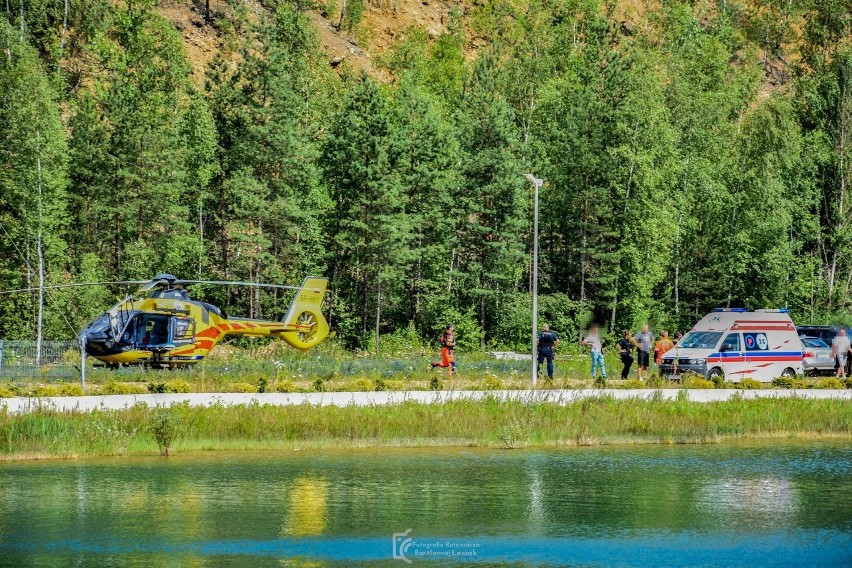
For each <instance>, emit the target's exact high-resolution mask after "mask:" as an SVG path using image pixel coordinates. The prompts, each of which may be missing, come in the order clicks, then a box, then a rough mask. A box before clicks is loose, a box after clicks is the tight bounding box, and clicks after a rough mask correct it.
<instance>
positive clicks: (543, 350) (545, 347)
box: [536, 324, 559, 381]
mask: <svg viewBox="0 0 852 568" xmlns="http://www.w3.org/2000/svg"><path fill="white" fill-rule="evenodd" d="M536 344H537V345H538V366H537V367H536V373H538V371H539V367H540V366H541V364H542V363H543V362H544V360H545V359H547V379H548V380H549V381H552V380H553V350H554V349H556V346H557V345H559V337H557V336H556V334H555V333H553V332H552V331H550V327H549V326H548V325H547V324H544V325H542V326H541V331H540V332H539V333H538V340H537V341H536Z"/></svg>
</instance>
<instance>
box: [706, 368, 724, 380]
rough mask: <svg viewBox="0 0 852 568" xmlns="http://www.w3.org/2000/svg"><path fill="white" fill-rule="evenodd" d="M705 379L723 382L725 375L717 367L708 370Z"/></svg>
mask: <svg viewBox="0 0 852 568" xmlns="http://www.w3.org/2000/svg"><path fill="white" fill-rule="evenodd" d="M707 378H708V379H710V380H711V381H714V382H715V381H724V380H725V373H724V372H723V371H722V369H720V368H719V367H713V368H712V369H710V372H709V373H707Z"/></svg>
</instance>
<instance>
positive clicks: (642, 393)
mask: <svg viewBox="0 0 852 568" xmlns="http://www.w3.org/2000/svg"><path fill="white" fill-rule="evenodd" d="M657 392H659V393H660V394H661V395H662V397H663V398H664V399H674V398H677V396H678V393H680V392H681V389H662V390H660V391H654V390H627V389H604V390H601V389H581V390H539V391H529V390H527V391H438V392H433V391H405V392H388V391H384V392H331V393H321V392H315V393H313V392H312V393H262V394H261V393H257V394H251V393H249V394H243V393H190V394H127V395H103V396H57V397H49V398H21V397H19V398H5V399H4V398H0V410H2V409H3V407H5V408H6V409H7V410H8V411H9V412H13V413H15V412H29V411H31V410H32V409H34V408H38V407H39V406H42V407H44V406H47V407H49V408H53V409H56V410H78V411H91V410H93V409H96V408H102V409H121V408H127V407H129V406H133V405H134V404H138V403H144V404H146V405H148V406H170V405H172V404H176V403H182V402H188V403H189V404H190V405H191V406H210V405H213V404H217V403H218V404H223V405H225V406H230V405H236V404H251V403H257V404H273V405H277V406H286V405H293V404H313V405H319V406H328V405H335V406H347V405H356V406H369V405H375V404H394V403H400V402H404V401H416V402H422V403H440V402H445V401H448V400H463V399H464V400H480V399H483V398H486V397H497V398H499V399H501V400H523V401H535V402H543V401H549V402H555V403H559V404H567V403H570V402H572V401H575V400H578V399H582V398H587V397H592V396H601V395H607V396H612V397H614V398H617V399H625V398H644V399H650V398H651V397H653V396H657V395H655V393H657ZM683 392H685V393H686V394H687V396H688V397H689V400H692V401H696V402H713V401H722V400H728V399H729V398H730V397H731V396H732V395H734V394H736V393H739V394H740V395H742V396H743V397H744V398H788V397H791V396H797V397H801V398H814V399H816V398H819V399H826V398H834V399H842V400H852V390H848V389H847V390H774V389H772V390H770V389H766V390H736V389H717V390H713V389H709V390H698V389H695V390H686V391H683Z"/></svg>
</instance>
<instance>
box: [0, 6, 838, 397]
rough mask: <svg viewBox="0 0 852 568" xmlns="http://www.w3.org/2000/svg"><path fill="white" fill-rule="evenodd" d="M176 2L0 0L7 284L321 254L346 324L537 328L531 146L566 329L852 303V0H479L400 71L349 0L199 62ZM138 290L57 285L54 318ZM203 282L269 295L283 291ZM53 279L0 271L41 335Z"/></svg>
mask: <svg viewBox="0 0 852 568" xmlns="http://www.w3.org/2000/svg"><path fill="white" fill-rule="evenodd" d="M161 4H163V3H161V2H157V1H155V0H122V1H119V2H115V1H112V0H67V1H66V2H64V3H63V2H45V1H33V2H20V3H18V2H7V3H6V4H5V6H4V7H0V14H2V15H0V101H2V104H0V230H2V238H0V288H3V289H9V288H23V287H28V286H32V285H37V283H38V282H39V278H40V275H42V274H43V275H44V278H45V281H46V283H48V284H62V283H69V282H85V281H94V280H108V281H112V280H123V279H147V278H150V277H151V276H152V275H154V274H157V273H160V272H172V273H175V274H178V275H180V276H183V277H201V278H214V279H242V280H259V281H274V282H291V283H292V282H298V281H300V280H301V278H302V277H303V276H304V275H306V274H310V273H312V274H322V275H327V276H329V277H330V279H331V290H332V293H331V297H330V301H329V304H328V312H329V316H330V317H329V319H330V322H331V324H332V326H333V329H334V331H335V333H336V335H337V337H338V338H339V339H340V341H342V342H343V344H344V345H346V346H347V348H353V347H360V348H365V347H370V348H372V347H371V346H372V345H373V340H374V338H375V335H376V334H377V333H378V334H386V333H391V332H399V331H402V330H409V329H410V330H411V332H412V333H414V334H416V335H418V336H419V337H421V338H430V339H431V338H434V336H435V335H436V331H437V330H438V329H439V328H440V327H441V326H442V325H444V324H445V323H446V322H449V321H452V322H454V323H455V324H456V328H457V336H458V340H459V342H460V344H461V346H462V347H465V346H467V347H472V348H479V347H481V346H503V347H509V348H519V349H523V348H525V347H526V346H527V345H528V344H529V339H528V335H527V330H528V329H529V327H530V325H531V321H530V310H529V305H530V272H531V271H530V266H531V249H532V223H531V221H532V214H531V204H532V199H531V187H530V186H529V184H528V183H527V182H526V180H525V179H524V177H523V174H524V173H525V172H534V173H535V174H536V175H538V176H539V177H542V178H544V179H545V180H546V183H545V185H544V187H543V188H542V194H541V224H540V234H541V255H540V265H541V269H540V284H539V290H540V292H541V294H542V297H541V300H540V301H541V304H540V309H541V314H540V317H542V318H543V319H544V320H546V321H548V322H550V323H551V325H552V327H553V328H554V329H556V330H558V331H559V332H560V333H562V334H563V335H564V336H566V337H571V336H576V334H577V331H578V328H579V327H580V326H581V325H582V324H584V323H585V321H586V320H587V319H589V318H590V317H596V318H597V319H598V320H600V321H603V322H605V323H606V326H607V327H609V328H612V329H618V328H621V327H632V326H634V325H637V324H639V323H640V322H644V321H650V322H651V323H652V324H654V325H655V326H657V327H660V326H666V327H669V328H671V329H675V328H680V329H685V328H688V327H689V326H690V325H692V323H694V321H695V320H696V319H697V318H698V317H699V316H701V315H703V314H704V313H705V312H706V311H707V310H708V309H709V308H712V307H715V306H739V305H744V306H748V307H751V308H760V307H779V306H788V307H789V308H790V310H791V312H792V313H793V316H794V319H795V320H796V321H799V322H804V321H814V322H820V321H822V322H825V321H832V320H836V319H839V318H843V317H848V316H849V314H850V308H852V44H850V37H852V27H850V26H852V23H850V22H852V20H850V5H849V3H848V2H846V1H845V0H795V1H791V2H783V3H782V2H772V1H768V0H725V1H721V2H716V1H712V0H706V1H700V2H685V1H679V0H666V1H663V2H659V3H647V4H643V7H642V8H641V9H635V10H634V11H633V12H632V15H631V16H630V18H629V19H627V20H625V19H624V18H623V17H622V16H620V14H623V13H624V10H623V8H624V5H625V4H630V5H631V6H633V4H634V3H626V2H615V1H603V0H567V1H550V0H548V1H540V0H482V1H477V2H467V1H466V0H465V1H460V2H459V3H458V4H457V5H456V6H457V9H454V10H452V11H451V12H450V13H449V15H448V20H447V25H446V29H445V30H444V31H443V32H442V33H440V34H437V35H435V34H432V35H430V34H428V33H426V31H424V30H422V29H414V28H412V29H410V30H408V31H406V33H404V34H401V35H400V37H399V38H398V43H397V45H395V46H394V48H393V49H391V50H390V51H389V52H388V53H386V54H385V57H383V61H384V66H385V69H384V71H386V72H387V76H388V77H390V80H389V81H387V82H384V83H380V82H378V81H377V80H376V79H374V78H371V77H368V76H365V75H362V74H359V73H357V72H350V71H347V70H346V64H345V62H344V64H343V65H342V66H341V67H340V68H341V69H343V71H342V72H340V73H336V72H335V71H334V70H333V69H332V68H331V67H330V66H329V64H328V60H327V58H326V57H325V56H324V54H323V53H322V51H321V47H320V44H319V42H318V40H317V35H316V30H315V27H314V26H313V24H312V23H311V22H310V20H309V19H308V18H307V17H306V12H305V11H306V10H308V9H311V8H318V9H321V10H322V9H326V10H330V11H332V12H335V11H336V10H338V6H339V3H335V4H334V7H333V9H331V7H330V5H329V6H313V5H311V3H304V2H293V1H289V0H263V2H262V3H261V4H260V6H259V7H258V11H257V12H256V13H255V16H253V17H248V16H247V12H246V10H245V9H244V7H245V5H246V3H244V2H228V3H225V4H224V5H225V6H226V8H227V9H224V8H223V11H222V12H221V13H218V14H216V15H215V24H216V26H217V29H219V30H221V33H222V34H226V35H227V41H224V42H223V48H222V50H221V51H220V52H219V53H218V54H217V55H216V57H215V58H214V60H213V61H212V63H211V64H210V65H209V67H208V68H207V69H206V72H205V80H204V82H203V86H200V85H199V84H198V83H196V82H194V81H193V80H192V79H191V77H190V69H191V66H190V62H189V60H188V57H187V52H186V50H185V47H184V45H183V44H182V41H181V37H180V35H179V34H178V32H177V30H176V29H175V28H174V26H173V25H172V24H171V23H170V22H169V21H168V20H166V19H165V18H164V17H162V15H161V14H160V13H159V12H158V10H159V9H160V7H161ZM634 8H635V6H634ZM363 9H364V3H363V2H352V3H351V4H349V8H348V9H347V10H348V12H346V13H345V14H344V16H341V18H342V19H343V22H342V23H344V27H345V28H349V29H351V28H354V27H357V26H358V25H359V22H360V18H361V16H360V14H361V13H362V12H363ZM359 10H360V11H359ZM204 25H208V24H204ZM120 292H122V290H121V289H118V288H114V289H108V288H86V289H70V290H61V291H54V292H51V293H49V294H48V295H47V297H46V298H45V300H44V308H45V312H44V322H43V326H44V330H45V332H44V336H45V337H54V338H60V337H71V336H73V334H74V333H76V331H77V330H78V329H79V328H80V327H81V326H82V325H83V323H84V322H86V321H87V320H89V319H90V318H91V317H92V316H94V315H95V314H96V313H98V312H99V311H101V310H103V309H104V308H105V307H106V306H108V305H110V304H112V303H114V300H115V294H118V293H120ZM193 293H194V294H195V295H196V296H198V297H201V298H205V299H208V300H211V301H213V302H214V303H217V304H221V305H223V306H225V307H226V308H227V309H228V310H229V311H230V312H232V313H243V314H246V315H249V316H255V317H269V318H272V317H280V316H281V315H282V314H281V310H282V309H283V307H284V306H285V305H286V300H287V299H286V298H282V297H279V296H278V295H277V294H271V293H269V294H261V293H260V291H259V290H255V289H247V290H226V289H224V288H202V289H196V290H194V291H193ZM39 305H41V301H40V299H39V295H38V294H29V295H27V294H17V295H4V296H0V337H3V338H7V339H11V338H30V337H33V336H34V335H35V332H36V329H38V328H39V326H40V325H41V324H40V318H39V316H38V314H39V310H38V306H39ZM249 382H253V381H249Z"/></svg>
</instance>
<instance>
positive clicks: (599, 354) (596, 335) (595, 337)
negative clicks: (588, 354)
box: [580, 323, 606, 380]
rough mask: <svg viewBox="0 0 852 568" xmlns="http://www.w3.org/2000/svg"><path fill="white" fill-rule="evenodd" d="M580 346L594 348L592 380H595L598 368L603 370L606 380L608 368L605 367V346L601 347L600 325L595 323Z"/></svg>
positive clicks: (602, 375) (602, 373)
mask: <svg viewBox="0 0 852 568" xmlns="http://www.w3.org/2000/svg"><path fill="white" fill-rule="evenodd" d="M580 345H589V346H590V347H591V348H592V379H594V378H595V370H596V368H597V367H600V369H601V377H603V378H604V380H606V367H605V366H604V358H603V345H601V336H600V332H599V330H598V324H596V323H593V324H592V328H591V330H589V335H587V336H586V337H585V338H584V339H583V340H582V341H581V342H580Z"/></svg>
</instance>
